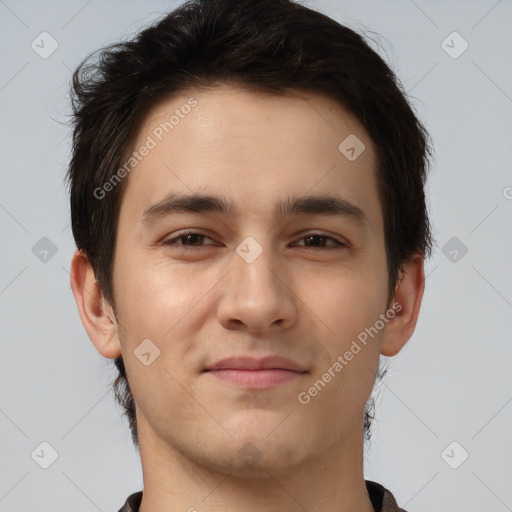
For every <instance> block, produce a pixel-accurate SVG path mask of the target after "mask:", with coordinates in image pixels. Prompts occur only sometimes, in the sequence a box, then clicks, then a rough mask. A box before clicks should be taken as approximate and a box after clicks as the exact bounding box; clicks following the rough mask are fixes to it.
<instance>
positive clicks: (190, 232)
mask: <svg viewBox="0 0 512 512" xmlns="http://www.w3.org/2000/svg"><path fill="white" fill-rule="evenodd" d="M187 235H199V236H204V237H205V238H209V239H210V240H212V241H214V240H213V238H212V237H210V236H208V235H207V234H206V233H204V232H203V231H201V230H199V229H198V230H188V231H183V232H181V233H177V234H175V235H174V236H173V237H172V238H168V239H166V240H164V241H163V242H162V245H164V246H168V247H173V246H174V247H183V248H184V249H185V250H192V251H193V250H199V249H201V248H202V247H204V246H199V247H195V246H187V245H184V244H173V242H176V240H179V239H180V238H181V237H184V236H187ZM308 236H320V237H325V238H326V239H328V240H332V241H333V242H335V243H336V246H334V247H307V246H301V247H304V248H306V249H324V250H328V249H335V248H342V247H349V245H350V244H349V243H348V242H347V241H346V240H343V241H341V240H338V239H337V238H336V237H335V236H333V235H330V234H327V233H323V232H321V231H315V230H309V231H304V232H302V233H298V234H297V235H295V237H296V240H297V241H302V240H303V239H304V238H307V237H308ZM206 245H215V244H206Z"/></svg>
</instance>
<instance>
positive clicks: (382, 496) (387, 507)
mask: <svg viewBox="0 0 512 512" xmlns="http://www.w3.org/2000/svg"><path fill="white" fill-rule="evenodd" d="M365 482H366V489H367V490H368V495H369V496H370V500H371V502H372V505H373V508H374V509H375V511H376V512H406V510H404V509H402V508H400V507H399V506H398V504H397V502H396V500H395V497H394V496H393V494H391V492H390V491H388V490H387V489H386V488H385V487H384V486H383V485H381V484H379V483H377V482H372V481H371V480H366V481H365Z"/></svg>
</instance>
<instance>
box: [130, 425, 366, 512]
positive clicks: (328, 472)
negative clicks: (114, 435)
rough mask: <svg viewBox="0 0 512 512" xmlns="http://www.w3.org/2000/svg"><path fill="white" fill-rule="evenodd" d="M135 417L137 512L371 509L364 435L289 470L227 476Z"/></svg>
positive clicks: (338, 511)
mask: <svg viewBox="0 0 512 512" xmlns="http://www.w3.org/2000/svg"><path fill="white" fill-rule="evenodd" d="M138 420H139V421H138V427H139V440H140V454H141V461H142V469H143V475H144V494H143V499H142V503H141V506H140V512H164V511H165V512H178V511H180V512H183V511H188V512H198V511H201V510H208V511H210V512H220V511H223V512H225V511H231V510H244V512H260V511H261V510H265V511H268V512H277V511H282V510H287V511H290V512H304V511H306V510H307V511H308V512H326V511H330V512H332V511H336V512H349V511H350V512H353V511H354V510H357V511H358V512H374V508H373V506H372V504H371V502H370V499H369V497H368V492H367V490H366V485H365V481H364V476H363V457H362V448H363V446H362V445H363V440H362V434H361V435H359V436H355V435H352V436H349V438H346V439H344V440H343V442H342V443H340V444H339V445H338V446H335V447H333V448H332V449H331V450H329V453H323V454H320V455H319V456H317V457H315V458H312V459H309V460H307V461H304V462H303V463H302V464H298V465H295V466H294V467H292V468H290V467H288V468H278V469H276V468H272V467H268V468H258V469H256V468H257V466H256V467H255V468H252V469H250V470H248V471H247V472H246V474H238V473H237V474H235V473H231V474H230V472H229V471H228V470H226V471H218V470H216V469H215V468H212V467H205V465H204V463H203V464H201V463H199V462H198V461H196V460H193V459H191V458H190V457H187V456H186V455H185V454H184V453H182V452H181V451H180V450H179V449H178V448H177V447H176V446H171V445H170V443H169V442H164V441H163V440H162V439H160V438H158V436H156V435H155V433H154V431H153V430H152V429H151V427H150V426H149V425H148V424H147V423H146V422H145V421H144V419H143V417H141V418H138ZM355 432H356V431H355V430H354V433H355ZM361 432H362V430H361Z"/></svg>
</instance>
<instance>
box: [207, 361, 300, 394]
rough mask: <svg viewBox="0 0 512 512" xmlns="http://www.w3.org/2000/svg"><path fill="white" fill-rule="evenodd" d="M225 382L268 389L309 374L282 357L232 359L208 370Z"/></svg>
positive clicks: (219, 362) (216, 364) (220, 362)
mask: <svg viewBox="0 0 512 512" xmlns="http://www.w3.org/2000/svg"><path fill="white" fill-rule="evenodd" d="M204 372H208V373H209V374H210V375H211V376H213V377H215V378H216V379H219V380H221V381H223V382H227V383H231V384H235V385H238V386H243V387H247V388H251V389H267V388H271V387H274V386H277V385H278V384H283V383H285V382H289V381H291V380H294V379H297V378H300V377H301V376H303V375H306V374H308V373H309V372H308V371H307V370H306V369H305V368H304V367H302V366H301V365H299V364H297V363H295V362H293V361H291V360H290V359H287V358H284V357H280V356H267V357H263V358H254V357H231V358H228V359H223V360H221V361H218V362H217V363H215V364H213V365H212V366H210V367H208V368H206V369H205V370H204Z"/></svg>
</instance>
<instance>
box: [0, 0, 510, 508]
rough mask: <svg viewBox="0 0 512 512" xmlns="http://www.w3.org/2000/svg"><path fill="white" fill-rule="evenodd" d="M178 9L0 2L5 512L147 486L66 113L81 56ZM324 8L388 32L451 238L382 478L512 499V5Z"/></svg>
mask: <svg viewBox="0 0 512 512" xmlns="http://www.w3.org/2000/svg"><path fill="white" fill-rule="evenodd" d="M176 5H177V2H172V1H168V2H163V1H145V2H142V1H138V2H135V1H126V0H124V1H120V0H118V1H110V2H100V1H99V0H92V1H89V2H87V1H66V2H65V1H60V2H59V1H46V2H35V1H33V2H30V1H20V0H18V1H15V0H0V45H1V46H0V55H1V58H2V64H1V68H0V108H1V132H0V158H1V187H0V225H1V229H2V231H1V246H0V247H1V269H0V304H1V333H0V336H1V343H2V344H1V347H2V348H1V358H0V365H1V367H0V381H1V386H0V433H1V454H0V464H1V472H0V512H7V511H29V510H32V509H33V507H36V508H37V510H38V511H40V512H44V511H64V510H73V511H75V512H81V511H84V512H94V511H97V510H100V511H104V512H107V511H114V510H117V509H118V508H119V507H120V506H121V504H122V503H123V502H124V500H125V499H126V496H127V495H128V494H130V493H132V492H134V491H136V490H139V489H141V488H142V475H141V469H140V462H139V459H138V455H137V453H136V452H135V450H134V448H133V446H132V444H131V439H130V435H129V431H128V427H127V422H126V421H125V419H123V418H121V417H120V410H119V409H118V408H117V406H116V405H115V403H114V401H113V397H112V394H111V393H110V391H109V384H110V382H111V381H112V379H113V378H114V376H115V372H114V371H113V370H112V369H111V362H110V361H107V360H104V359H103V358H102V357H101V356H99V355H98V354H97V353H96V351H95V349H94V348H93V346H92V344H91V343H90V341H89V339H88V337H87V335H86V333H85V331H84V329H83V327H82V324H81V322H80V318H79V316H78V313H77V309H76V305H75V302H74V298H73V295H72V293H71V290H70V286H69V273H68V272H69V266H70V260H71V256H72V253H73V250H74V242H73V239H72V235H71V230H70V226H69V206H68V197H67V194H66V190H65V188H64V186H63V178H64V174H65V170H66V165H67V161H68V157H69V147H70V144H69V143H70V131H69V129H68V128H67V127H66V126H65V125H64V124H61V123H63V122H65V121H66V117H65V115H66V113H67V112H69V108H68V104H67V97H66V94H67V90H68V83H69V79H70V73H71V70H72V69H73V68H74V67H75V66H76V65H77V64H78V63H79V62H80V60H81V59H82V58H83V57H84V56H85V55H86V54H88V53H89V52H90V51H92V50H94V49H97V48H99V47H101V46H103V45H105V44H108V43H110V42H113V41H117V40H118V39H120V38H122V37H125V36H130V35H133V34H135V33H136V31H137V30H138V29H139V28H140V27H142V26H143V25H146V24H147V23H149V22H151V21H152V20H154V19H156V18H157V17H159V16H160V15H161V14H162V13H164V12H166V11H169V10H171V9H172V8H173V7H175V6H176ZM306 5H309V6H311V7H313V8H316V9H318V10H321V11H322V12H324V13H326V14H328V15H330V16H331V17H334V18H335V19H337V20H338V21H340V22H342V23H345V24H347V25H349V26H351V27H352V28H355V29H356V30H358V31H360V30H364V29H365V28H367V29H369V30H371V31H374V32H376V33H378V34H380V36H381V38H380V42H381V44H382V45H383V48H384V52H385V53H383V52H382V50H379V51H380V52H381V54H382V55H383V56H384V57H385V58H386V60H387V61H388V62H389V63H390V64H391V65H392V67H393V68H394V69H395V70H396V72H397V73H398V75H399V77H400V78H401V80H402V82H403V84H404V87H405V89H406V91H408V92H409V93H410V94H411V95H412V97H413V98H412V102H413V105H414V107H415V108H416V109H417V112H418V114H419V115H420V117H421V119H422V120H423V121H424V123H425V124H426V126H427V128H428V129H429V130H430V132H431V134H432V137H433V140H434V145H435V150H436V162H435V165H434V167H433V171H432V175H431V179H430V181H429V187H428V193H429V197H430V212H431V217H432V222H433V225H434V228H435V236H436V239H437V241H438V244H439V247H438V250H437V251H436V253H435V256H434V257H433V258H432V260H431V261H429V262H428V263H427V267H426V274H427V275H428V277H427V282H426V292H425V296H424V300H423V307H422V311H421V313H420V317H419V322H418V325H417V328H416V331H415V333H414V335H413V337H412V338H411V340H410V341H409V343H408V344H407V345H406V347H405V348H404V350H403V351H402V352H401V353H400V354H399V355H398V356H396V357H395V358H391V359H389V363H390V370H389V372H388V375H387V376H386V378H385V380H384V384H382V386H381V387H380V390H379V393H378V408H377V420H376V421H375V423H374V435H373V438H372V442H371V445H370V446H369V447H368V450H367V452H366V455H365V475H366V478H368V479H373V480H376V481H378V482H381V483H382V484H384V485H385V486H387V487H388V488H389V489H390V490H391V491H392V492H393V493H394V494H395V497H396V498H397V501H398V502H399V504H400V505H401V506H402V507H404V508H406V509H407V510H408V511H410V512H431V511H433V510H436V511H451V512H453V511H463V510H464V511H465V512H476V511H479V512H480V511H484V510H485V511H486V512H490V511H496V512H501V511H505V510H512V486H511V485H510V483H511V482H512V462H511V460H512V453H511V452H512V450H511V446H512V442H511V436H510V432H511V431H512V428H511V427H512V403H511V401H512V385H511V372H510V363H511V361H512V346H511V344H510V333H511V326H512V325H511V313H512V273H511V271H510V270H511V268H510V264H511V263H510V262H511V255H512V243H511V233H512V229H511V228H512V188H510V187H512V171H511V147H512V145H511V142H512V141H511V121H510V120H511V119H512V72H511V49H512V44H511V43H512V36H511V34H512V30H511V28H512V24H511V22H512V2H511V1H510V0H501V1H495V0H490V1H487V0H485V1H484V0H481V1H472V2H468V1H464V2H462V1H451V2H445V1H431V2H427V1H425V0H415V1H414V2H413V1H412V0H396V1H388V2H382V1H335V0H330V1H327V0H317V1H316V2H315V1H309V2H306ZM43 31H47V32H48V33H50V34H51V36H52V37H53V38H54V39H55V40H56V41H57V43H58V45H59V46H58V48H57V50H56V51H55V52H54V53H53V54H52V55H51V56H50V57H48V58H47V59H43V58H41V57H40V56H39V55H38V54H37V53H36V52H35V51H34V50H33V49H32V48H31V43H32V41H34V40H36V38H37V37H38V36H39V34H40V33H41V32H43ZM453 31H457V32H459V33H460V34H461V36H462V37H463V38H464V39H465V40H466V41H467V42H468V44H469V47H468V49H467V50H466V51H465V52H464V53H463V54H462V55H460V56H459V57H458V58H452V57H451V56H449V55H448V54H447V53H446V52H445V50H444V49H443V47H442V46H441V44H442V41H443V40H445V39H446V38H447V36H448V35H449V34H451V33H452V32H453ZM452 39H453V38H452ZM36 41H37V40H36ZM445 44H448V45H450V46H453V47H454V48H452V52H453V51H457V50H460V48H462V47H461V46H460V45H461V44H462V42H461V41H460V40H457V39H455V40H454V41H453V42H451V39H448V41H447V43H445ZM46 48H48V46H46ZM507 187H509V188H507ZM42 237H47V238H49V239H50V240H51V241H52V242H53V244H55V246H56V247H57V253H56V254H55V255H54V256H52V257H51V258H50V257H48V261H46V262H43V261H40V259H39V258H37V257H36V255H35V254H34V253H33V252H32V248H33V246H34V245H35V244H36V243H37V242H38V241H39V240H40V239H41V238H42ZM452 237H457V238H458V240H459V241H460V243H463V244H464V245H465V246H466V247H467V249H468V251H467V253H466V254H465V255H463V256H461V253H460V252H459V253H458V255H459V258H458V260H457V261H455V262H454V261H451V259H450V258H449V257H447V256H445V254H444V253H443V252H442V248H443V247H444V246H445V244H446V243H447V242H448V241H449V240H450V239H451V238H452ZM450 250H451V249H450ZM446 252H448V251H446ZM43 441H46V442H48V443H50V445H51V446H53V447H54V449H55V450H57V452H58V455H59V456H58V458H57V460H56V461H55V462H54V463H53V464H52V465H51V466H50V467H49V468H48V469H42V468H41V467H40V466H39V465H38V464H36V462H35V461H34V460H33V458H32V457H31V453H32V452H33V450H34V449H36V448H37V447H38V446H39V445H40V443H41V442H43ZM453 441H456V442H457V443H458V445H456V446H455V448H453V447H451V448H450V449H448V451H445V448H446V447H448V446H449V445H450V443H452V442H453ZM452 448H453V451H452ZM462 450H465V451H467V452H468V453H469V457H468V458H467V460H465V461H464V462H463V463H462V464H461V465H460V466H459V467H458V468H457V469H452V467H450V466H449V465H448V463H447V462H446V461H449V462H450V463H451V464H452V465H457V464H460V462H461V461H462V459H463V454H464V452H463V451H462ZM39 453H41V452H39ZM443 453H444V456H443V455H442V454H443ZM45 456H48V451H46V455H45ZM35 458H36V459H37V457H35ZM198 501H199V500H198ZM198 509H199V510H200V508H199V507H198Z"/></svg>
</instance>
